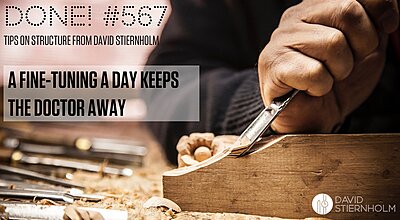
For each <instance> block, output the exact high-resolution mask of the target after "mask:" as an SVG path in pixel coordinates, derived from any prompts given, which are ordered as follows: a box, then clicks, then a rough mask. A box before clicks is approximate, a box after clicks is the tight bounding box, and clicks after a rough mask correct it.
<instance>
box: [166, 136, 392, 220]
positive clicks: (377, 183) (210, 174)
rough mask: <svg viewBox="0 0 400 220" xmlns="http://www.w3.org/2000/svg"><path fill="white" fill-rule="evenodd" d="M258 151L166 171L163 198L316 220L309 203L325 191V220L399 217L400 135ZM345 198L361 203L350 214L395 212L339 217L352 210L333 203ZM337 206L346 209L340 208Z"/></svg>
mask: <svg viewBox="0 0 400 220" xmlns="http://www.w3.org/2000/svg"><path fill="white" fill-rule="evenodd" d="M259 146H260V149H259V150H258V151H256V152H254V153H252V154H250V155H248V156H245V157H241V158H236V157H233V156H232V155H230V153H232V152H227V153H225V154H224V155H222V156H214V157H217V158H211V159H209V160H206V161H204V162H202V163H200V165H198V166H197V167H193V166H192V167H189V168H183V169H176V170H172V171H168V172H165V173H164V175H163V193H164V197H166V198H168V199H171V200H173V201H175V202H176V203H177V204H178V205H180V206H181V208H182V209H183V210H186V211H203V212H233V213H237V212H239V213H245V214H255V215H265V216H277V217H285V218H306V217H313V216H315V217H319V216H320V215H318V214H316V213H315V212H314V211H313V209H312V206H311V202H312V199H313V198H314V196H316V195H317V194H319V193H326V194H328V195H330V196H331V197H332V199H333V200H334V207H333V210H332V211H331V212H330V213H329V214H327V215H325V216H323V217H327V218H338V219H346V218H361V219H376V218H397V219H400V218H399V217H400V210H396V212H393V211H394V210H393V205H394V206H396V205H397V206H400V168H399V167H400V134H354V135H334V134H332V135H331V134H330V135H286V136H281V137H278V139H274V140H272V141H268V142H262V143H260V144H259ZM218 157H220V158H218ZM345 196H350V198H352V197H351V196H361V197H362V199H363V202H362V203H361V204H356V203H352V205H353V206H352V207H353V209H354V207H355V206H354V205H357V207H360V205H363V206H366V205H369V206H371V205H373V207H374V210H375V206H374V205H375V204H379V205H380V207H386V208H392V209H391V212H390V213H387V212H386V213H383V212H382V211H381V212H374V213H372V212H371V211H370V212H355V213H354V212H349V210H347V212H344V211H343V209H345V208H349V207H350V206H347V204H344V203H337V202H335V199H341V200H343V198H345ZM357 198H359V200H360V197H357ZM339 205H345V207H342V206H340V207H339V208H340V210H338V206H339ZM389 205H390V207H389ZM377 208H378V209H379V207H377ZM395 208H397V209H400V207H395ZM339 211H340V212H339ZM350 211H351V210H350ZM352 211H354V210H352ZM358 211H359V209H358ZM375 211H378V210H375Z"/></svg>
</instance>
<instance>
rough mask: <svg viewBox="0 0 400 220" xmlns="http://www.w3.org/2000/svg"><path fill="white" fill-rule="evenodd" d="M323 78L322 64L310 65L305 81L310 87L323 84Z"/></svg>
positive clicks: (323, 69)
mask: <svg viewBox="0 0 400 220" xmlns="http://www.w3.org/2000/svg"><path fill="white" fill-rule="evenodd" d="M325 78H326V77H325V67H324V65H323V64H322V63H320V62H316V63H313V64H310V68H309V72H308V74H307V80H308V81H309V82H310V84H311V85H316V84H320V83H323V82H324V79H325Z"/></svg>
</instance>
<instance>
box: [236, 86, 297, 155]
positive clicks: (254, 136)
mask: <svg viewBox="0 0 400 220" xmlns="http://www.w3.org/2000/svg"><path fill="white" fill-rule="evenodd" d="M297 93H299V90H293V91H291V92H290V93H288V94H287V95H285V96H282V97H279V98H276V99H274V100H273V101H272V103H271V104H270V105H269V106H267V107H265V108H264V110H262V111H261V113H260V114H259V115H258V116H257V117H256V119H254V121H253V122H252V123H251V124H250V125H249V126H248V127H247V128H246V130H244V132H243V133H242V134H241V135H240V136H239V138H238V139H237V140H236V142H235V143H234V144H233V148H237V147H240V146H245V150H244V151H243V152H242V153H241V154H240V155H239V156H238V157H242V156H244V155H247V154H249V153H251V152H252V150H254V149H253V146H254V144H255V143H256V142H257V140H258V139H259V138H260V137H261V136H262V135H263V134H264V133H265V131H267V130H268V129H269V127H270V126H271V124H272V122H273V121H274V120H275V118H276V117H278V115H279V114H280V113H281V112H282V111H283V110H284V109H285V108H286V106H287V105H288V104H289V102H290V101H291V100H292V99H293V98H294V97H295V96H296V95H297Z"/></svg>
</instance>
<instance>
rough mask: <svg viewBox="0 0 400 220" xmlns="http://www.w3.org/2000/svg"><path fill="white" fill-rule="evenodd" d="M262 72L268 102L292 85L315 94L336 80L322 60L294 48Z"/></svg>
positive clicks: (326, 91) (325, 90) (320, 93)
mask: <svg viewBox="0 0 400 220" xmlns="http://www.w3.org/2000/svg"><path fill="white" fill-rule="evenodd" d="M266 48H267V47H266ZM259 68H260V66H259ZM261 68H262V67H261ZM259 73H260V83H261V85H260V88H262V89H263V91H262V93H263V100H264V102H266V103H265V104H267V105H269V104H270V103H271V101H272V100H273V99H274V98H276V97H279V96H282V95H284V94H286V93H288V92H289V91H290V90H292V88H295V89H298V90H303V91H306V92H307V93H308V94H310V95H312V96H323V95H325V94H326V93H328V92H329V91H330V90H331V88H332V85H333V81H334V80H333V77H332V76H331V75H330V73H329V72H328V70H327V69H326V68H325V67H324V65H323V64H322V63H321V62H319V61H318V60H315V59H314V58H311V57H308V56H306V55H304V54H302V53H300V52H298V51H293V50H290V49H288V51H285V52H284V53H283V54H281V55H279V57H278V58H276V59H275V61H274V62H273V63H271V64H270V66H269V68H268V69H263V70H261V69H259ZM266 73H268V74H266Z"/></svg>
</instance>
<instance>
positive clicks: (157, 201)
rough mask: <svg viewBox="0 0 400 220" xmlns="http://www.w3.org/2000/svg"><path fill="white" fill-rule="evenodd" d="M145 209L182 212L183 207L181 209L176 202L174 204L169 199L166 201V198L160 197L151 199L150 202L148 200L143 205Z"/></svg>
mask: <svg viewBox="0 0 400 220" xmlns="http://www.w3.org/2000/svg"><path fill="white" fill-rule="evenodd" d="M143 207H144V208H151V207H166V208H168V209H172V210H174V211H175V212H181V211H182V209H181V207H179V206H178V205H177V204H176V203H175V202H173V201H171V200H169V199H166V198H162V197H158V196H153V197H151V198H150V199H149V200H147V201H146V202H145V203H144V204H143Z"/></svg>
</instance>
